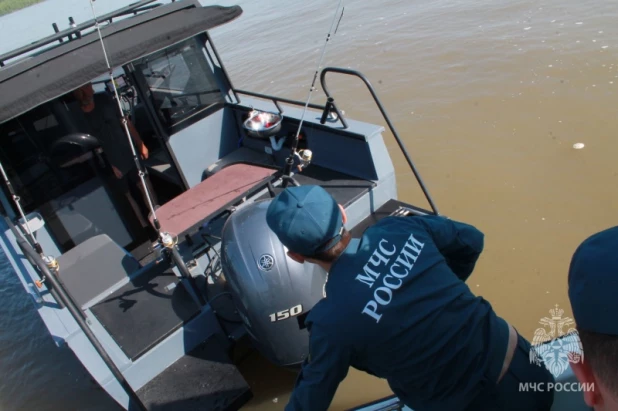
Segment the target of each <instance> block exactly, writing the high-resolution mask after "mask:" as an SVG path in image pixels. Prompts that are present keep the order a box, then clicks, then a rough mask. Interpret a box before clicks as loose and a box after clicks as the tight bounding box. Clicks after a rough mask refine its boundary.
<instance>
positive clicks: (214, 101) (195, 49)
mask: <svg viewBox="0 0 618 411" xmlns="http://www.w3.org/2000/svg"><path fill="white" fill-rule="evenodd" d="M205 57H206V50H205V48H204V46H203V42H198V40H197V39H196V38H192V39H189V40H186V41H184V42H182V43H180V44H178V45H176V46H173V47H169V48H167V49H165V50H162V51H161V52H158V53H155V54H153V55H150V56H148V57H145V58H143V59H141V60H138V61H137V62H135V63H134V65H135V67H136V68H137V70H138V71H140V72H141V73H142V74H143V76H144V77H145V79H146V82H147V85H148V87H149V89H150V92H151V93H150V95H151V98H152V103H153V105H154V108H155V110H156V112H157V114H158V115H159V119H160V120H161V122H162V123H163V125H164V126H165V127H166V128H167V129H168V130H167V131H168V132H172V130H177V129H178V125H179V124H181V123H182V122H183V121H184V120H186V119H187V118H189V117H191V116H193V115H195V114H196V113H198V112H201V111H203V110H204V109H206V108H209V107H211V106H213V105H218V104H222V103H223V102H224V99H223V96H222V94H221V89H220V88H219V85H218V84H217V80H216V78H215V76H214V74H213V72H212V69H211V68H210V67H209V66H208V62H207V60H206V58H205Z"/></svg>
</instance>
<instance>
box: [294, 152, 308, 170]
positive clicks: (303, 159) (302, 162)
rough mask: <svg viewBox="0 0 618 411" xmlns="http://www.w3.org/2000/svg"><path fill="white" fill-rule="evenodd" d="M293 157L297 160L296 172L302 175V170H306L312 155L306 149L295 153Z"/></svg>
mask: <svg viewBox="0 0 618 411" xmlns="http://www.w3.org/2000/svg"><path fill="white" fill-rule="evenodd" d="M294 157H296V159H297V160H298V162H299V164H298V166H297V167H298V172H299V173H302V171H303V168H306V167H308V166H309V164H311V159H312V158H313V153H312V152H311V150H309V149H308V148H305V149H302V150H299V151H295V152H294Z"/></svg>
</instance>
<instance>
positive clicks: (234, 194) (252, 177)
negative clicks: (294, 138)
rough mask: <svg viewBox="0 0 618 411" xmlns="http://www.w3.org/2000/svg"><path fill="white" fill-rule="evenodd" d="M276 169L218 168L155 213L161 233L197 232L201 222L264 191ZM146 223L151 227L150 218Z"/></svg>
mask: <svg viewBox="0 0 618 411" xmlns="http://www.w3.org/2000/svg"><path fill="white" fill-rule="evenodd" d="M277 172H278V169H276V168H274V167H266V166H262V165H256V164H246V163H233V164H229V165H227V166H224V167H222V168H220V169H219V170H218V171H217V172H216V173H214V174H212V175H211V176H210V177H208V178H206V179H205V180H204V181H202V182H201V183H199V184H197V185H196V186H194V187H191V188H190V189H189V190H187V191H185V192H184V193H182V194H180V195H179V196H177V197H175V198H174V199H172V200H170V201H168V202H167V203H165V204H164V205H162V206H161V207H159V208H158V209H157V210H156V214H157V219H158V220H159V223H160V224H161V229H162V230H163V231H167V232H168V233H170V234H172V235H174V236H181V235H185V234H187V233H190V232H191V231H192V230H194V229H196V228H199V226H200V225H201V224H202V222H203V221H204V220H207V219H211V218H214V217H216V216H217V215H219V214H220V213H222V212H223V211H225V210H226V208H228V207H230V206H232V205H234V204H236V203H238V202H239V201H240V200H242V199H243V198H244V197H247V196H250V195H252V194H254V193H257V192H258V191H260V190H262V189H264V188H265V187H266V184H267V183H268V182H272V181H274V179H275V174H277ZM150 222H151V223H153V218H152V216H151V217H150Z"/></svg>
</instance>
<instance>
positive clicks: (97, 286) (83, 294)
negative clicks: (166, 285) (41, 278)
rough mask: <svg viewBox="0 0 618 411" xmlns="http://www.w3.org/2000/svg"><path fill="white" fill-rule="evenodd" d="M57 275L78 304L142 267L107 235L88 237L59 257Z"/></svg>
mask: <svg viewBox="0 0 618 411" xmlns="http://www.w3.org/2000/svg"><path fill="white" fill-rule="evenodd" d="M58 264H59V266H60V268H59V273H58V276H59V277H60V280H61V281H62V283H63V284H64V287H65V288H66V290H67V291H68V292H69V294H70V295H71V297H73V299H74V300H75V302H76V303H77V305H78V306H79V307H83V306H84V305H85V304H86V303H88V302H89V301H91V300H93V299H94V298H95V297H97V296H99V295H100V294H102V293H103V292H104V291H105V290H108V289H110V288H111V287H112V286H114V285H115V284H116V283H118V282H119V281H121V280H123V279H125V278H127V277H129V276H130V275H131V274H132V273H134V272H136V271H137V270H139V269H140V264H139V262H138V261H137V260H136V259H135V258H133V256H131V255H130V254H129V253H127V252H126V251H125V250H124V249H123V248H122V247H120V246H119V245H118V244H116V243H115V242H114V241H113V240H112V239H111V238H110V237H109V236H108V235H107V234H100V235H97V236H94V237H91V238H89V239H88V240H86V241H84V242H83V243H81V244H78V245H77V246H75V247H73V248H72V249H70V250H69V251H67V252H66V253H64V254H63V255H61V256H60V257H58Z"/></svg>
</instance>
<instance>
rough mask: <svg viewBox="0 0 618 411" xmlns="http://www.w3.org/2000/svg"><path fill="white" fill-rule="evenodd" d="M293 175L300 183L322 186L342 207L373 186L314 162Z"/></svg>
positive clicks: (278, 188) (369, 182)
mask: <svg viewBox="0 0 618 411" xmlns="http://www.w3.org/2000/svg"><path fill="white" fill-rule="evenodd" d="M293 177H294V179H295V180H296V181H298V183H299V184H300V185H319V186H322V187H324V189H325V190H326V191H328V192H329V193H330V195H332V196H333V198H334V199H335V200H336V201H337V203H339V204H341V205H343V206H344V207H345V206H347V205H348V204H350V203H352V202H353V201H354V200H356V199H357V198H359V197H361V196H362V195H363V194H365V193H367V192H369V190H371V189H372V188H373V187H374V186H375V183H374V182H373V181H369V180H363V179H361V178H356V177H353V176H350V175H348V174H343V173H340V172H338V171H333V170H330V169H328V168H324V167H320V166H316V165H314V164H311V165H310V166H309V167H307V168H306V169H305V170H304V171H303V172H302V173H299V174H295V175H294V176H293ZM290 186H291V184H290ZM281 190H282V188H281V187H275V189H274V191H275V193H276V194H278V193H279V192H280V191H281ZM269 197H270V196H269V194H265V195H264V196H262V197H261V198H262V199H265V198H269Z"/></svg>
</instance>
